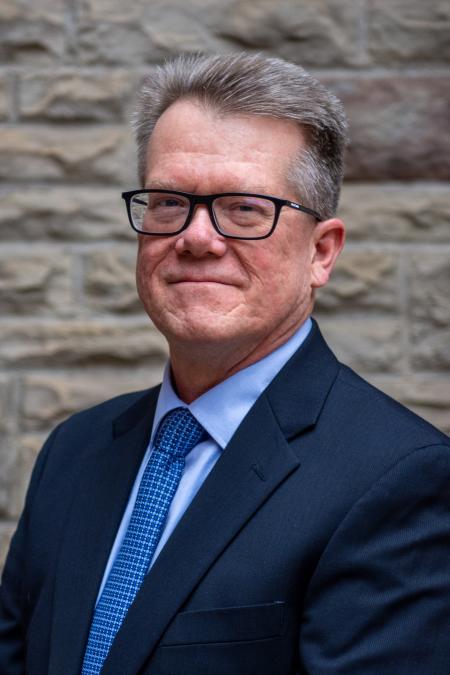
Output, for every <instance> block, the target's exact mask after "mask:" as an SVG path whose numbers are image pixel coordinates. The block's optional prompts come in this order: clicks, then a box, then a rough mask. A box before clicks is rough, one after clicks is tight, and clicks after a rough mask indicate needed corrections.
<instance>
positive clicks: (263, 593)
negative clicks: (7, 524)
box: [0, 326, 450, 675]
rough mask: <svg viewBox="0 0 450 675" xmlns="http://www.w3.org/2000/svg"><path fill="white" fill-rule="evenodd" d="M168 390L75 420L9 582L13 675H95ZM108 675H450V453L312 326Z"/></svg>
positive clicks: (11, 561)
mask: <svg viewBox="0 0 450 675" xmlns="http://www.w3.org/2000/svg"><path fill="white" fill-rule="evenodd" d="M157 396H158V389H157V388H156V389H152V390H150V391H146V392H139V393H133V394H129V395H125V396H121V397H119V398H116V399H114V400H112V401H108V402H106V403H103V404H101V405H99V406H96V407H95V408H92V409H90V410H87V411H84V412H82V413H79V414H77V415H75V416H73V417H72V418H71V419H69V420H68V421H67V422H65V423H63V424H61V425H60V426H59V427H58V428H57V429H56V430H55V431H54V432H53V433H52V434H51V436H50V437H49V439H48V441H47V443H46V444H45V446H44V448H43V450H42V452H41V454H40V456H39V458H38V461H37V464H36V467H35V470H34V473H33V477H32V480H31V484H30V488H29V492H28V496H27V501H26V506H25V510H24V512H23V515H22V518H21V520H20V523H19V526H18V529H17V532H16V534H15V536H14V538H13V541H12V545H11V549H10V553H9V556H8V559H7V563H6V566H5V571H4V578H3V586H2V594H1V603H0V673H1V674H2V675H15V674H16V673H24V672H26V673H28V674H29V675H76V674H78V673H79V672H80V667H81V663H82V659H83V653H84V648H85V644H86V640H87V635H88V631H89V625H90V621H91V617H92V613H93V608H94V603H95V599H96V596H97V593H98V588H99V584H100V581H101V578H102V575H103V572H104V569H105V565H106V561H107V558H108V554H109V551H110V549H111V546H112V543H113V541H114V537H115V534H116V531H117V528H118V525H119V523H120V520H121V517H122V513H123V510H124V507H125V505H126V503H127V500H128V496H129V492H130V489H131V486H132V484H133V480H134V478H135V475H136V471H137V469H138V467H139V464H140V462H141V459H142V456H143V453H144V451H145V448H146V446H147V443H148V440H149V434H150V430H151V426H152V418H153V414H154V410H155V404H156V400H157ZM103 672H104V673H105V675H136V674H137V673H140V674H145V675H253V674H254V675H294V674H296V673H298V674H304V673H310V674H311V675H336V674H338V673H342V674H345V675H356V674H358V675H413V674H417V675H419V674H420V675H448V673H449V672H450V447H449V444H448V439H447V438H446V437H445V436H444V435H443V434H441V433H440V432H438V431H437V430H436V429H434V428H433V427H431V426H430V425H429V424H427V423H426V422H424V421H423V420H421V419H420V418H418V417H417V416H415V415H414V414H413V413H411V412H409V411H408V410H406V409H405V408H403V407H402V406H400V405H399V404H397V403H396V402H394V401H392V400H391V399H389V398H388V397H387V396H385V395H384V394H382V393H381V392H379V391H377V390H376V389H374V388H373V387H371V386H370V385H369V384H368V383H367V382H365V381H364V380H362V379H361V378H359V377H358V376H357V375H356V374H355V373H353V372H352V371H351V370H350V369H348V368H347V367H345V366H343V365H341V364H339V363H338V361H337V360H336V358H335V357H334V356H333V354H332V353H331V351H330V350H329V349H328V347H327V346H326V344H325V342H324V340H323V338H322V337H321V335H320V333H319V330H318V328H317V327H316V326H315V327H314V329H313V331H312V332H311V334H310V336H309V337H308V338H307V340H306V341H305V343H304V344H303V345H302V347H301V348H300V349H299V351H298V352H297V353H296V354H295V355H294V356H293V357H292V359H291V360H290V361H289V362H288V363H287V364H286V366H285V367H284V368H283V370H282V371H281V372H280V373H279V374H278V376H277V377H276V378H275V379H274V381H273V382H272V383H271V384H270V386H269V387H268V388H267V390H266V391H265V392H264V393H263V394H262V395H261V396H260V398H259V399H258V400H257V402H256V403H255V405H254V407H253V408H252V410H251V411H250V412H249V413H248V415H247V416H246V418H245V419H244V421H243V422H242V424H241V426H240V427H239V429H238V430H237V432H236V433H235V435H234V437H233V438H232V440H231V441H230V443H229V446H228V447H227V448H226V449H225V451H224V452H223V454H222V456H221V458H220V459H219V461H218V462H217V464H216V466H215V467H214V469H213V471H212V472H211V474H210V475H209V476H208V478H207V480H206V482H205V483H204V485H203V486H202V488H201V489H200V491H199V493H198V494H197V496H196V497H195V499H194V501H193V502H192V504H191V506H190V507H189V508H188V510H187V511H186V513H185V515H184V517H183V518H182V519H181V521H180V523H179V524H178V526H177V528H176V530H175V531H174V533H173V534H172V536H171V537H170V539H169V540H168V542H167V544H166V546H165V547H164V548H163V550H162V552H161V554H160V555H159V557H158V559H157V561H156V563H155V565H154V566H153V568H152V569H151V571H150V573H149V574H148V576H147V577H146V579H145V581H144V584H143V586H142V587H141V589H140V591H139V593H138V595H137V597H136V599H135V602H134V603H133V605H132V606H131V608H130V610H129V612H128V615H127V616H126V618H125V621H124V623H123V625H122V627H121V629H120V631H119V633H118V634H117V637H116V640H115V642H114V643H113V645H112V648H111V651H110V653H109V656H108V658H107V660H106V662H105V666H104V670H103Z"/></svg>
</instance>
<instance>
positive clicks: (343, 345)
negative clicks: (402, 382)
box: [316, 312, 404, 373]
mask: <svg viewBox="0 0 450 675" xmlns="http://www.w3.org/2000/svg"><path fill="white" fill-rule="evenodd" d="M316 317H317V318H318V320H319V323H320V327H321V329H322V332H323V334H324V336H325V338H326V340H328V342H329V344H330V345H331V347H332V348H333V349H334V350H335V352H336V354H337V356H338V357H339V359H340V360H342V361H343V362H344V363H347V364H348V365H349V366H351V367H352V368H354V369H355V370H357V371H359V372H365V373H377V372H394V373H395V372H400V370H401V368H402V366H403V364H404V358H403V357H404V354H403V326H402V322H401V320H400V319H393V318H384V317H374V318H372V317H367V316H363V317H361V316H359V317H355V316H347V317H346V316H345V314H339V316H338V317H336V318H330V317H329V316H327V315H326V314H322V313H319V312H317V313H316Z"/></svg>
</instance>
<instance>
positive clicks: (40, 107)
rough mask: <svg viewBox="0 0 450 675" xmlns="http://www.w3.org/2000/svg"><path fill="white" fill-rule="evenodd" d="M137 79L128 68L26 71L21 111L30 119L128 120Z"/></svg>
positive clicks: (21, 89) (23, 116)
mask: <svg viewBox="0 0 450 675" xmlns="http://www.w3.org/2000/svg"><path fill="white" fill-rule="evenodd" d="M137 80H138V78H136V77H135V76H133V74H132V73H131V74H130V73H129V72H126V71H113V72H111V73H110V72H108V71H103V72H101V73H89V72H88V73H86V74H85V73H77V72H76V71H73V70H71V71H62V72H60V73H58V74H57V75H56V76H55V74H53V73H42V74H39V75H36V74H35V73H33V74H27V73H25V74H23V75H22V77H21V78H20V103H19V114H20V115H21V117H22V118H24V119H27V120H28V119H29V120H48V121H53V120H54V121H75V120H84V121H97V122H117V121H126V118H127V114H129V113H130V104H131V97H132V93H133V92H134V91H135V89H136V85H137Z"/></svg>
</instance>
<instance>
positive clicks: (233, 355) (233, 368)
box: [169, 324, 299, 404]
mask: <svg viewBox="0 0 450 675" xmlns="http://www.w3.org/2000/svg"><path fill="white" fill-rule="evenodd" d="M298 326H299V324H295V325H294V326H290V327H289V328H288V329H287V330H286V331H285V332H284V333H282V334H280V335H277V336H274V337H273V338H272V339H271V340H265V341H264V342H263V343H262V344H258V345H257V346H256V347H255V346H254V345H250V344H248V345H244V344H243V343H242V340H241V339H240V340H239V344H235V343H233V344H224V343H223V342H220V343H206V344H201V345H199V344H195V345H193V344H192V343H188V344H180V343H176V344H170V342H169V347H170V365H171V370H172V378H173V384H174V386H175V388H176V391H177V393H178V396H179V397H180V398H181V400H182V401H184V402H185V403H188V404H189V403H192V401H194V400H195V399H196V398H198V397H199V396H201V395H202V394H204V393H205V392H206V391H208V390H209V389H211V388H212V387H214V386H215V385H217V384H219V383H220V382H223V381H224V380H226V379H227V378H228V377H231V375H234V374H235V373H237V372H238V371H240V370H243V369H244V368H247V367H248V366H251V365H252V364H253V363H256V362H257V361H260V360H261V359H263V358H264V357H265V356H267V355H268V354H270V353H272V352H273V351H275V349H277V348H278V347H280V346H281V345H283V344H284V343H285V342H287V341H288V339H289V338H290V337H291V336H292V335H293V334H294V333H295V331H296V330H297V328H298Z"/></svg>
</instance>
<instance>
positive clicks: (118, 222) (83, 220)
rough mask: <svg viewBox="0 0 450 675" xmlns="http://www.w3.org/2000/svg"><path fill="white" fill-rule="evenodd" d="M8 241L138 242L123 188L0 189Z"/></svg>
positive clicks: (0, 219) (1, 221)
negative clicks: (128, 215) (130, 223)
mask: <svg viewBox="0 0 450 675" xmlns="http://www.w3.org/2000/svg"><path fill="white" fill-rule="evenodd" d="M0 230H1V232H2V239H3V240H4V241H22V242H23V241H31V242H34V241H41V240H43V239H52V240H56V241H59V240H61V241H106V240H108V239H125V240H129V241H135V239H136V235H135V233H134V232H133V230H132V229H131V227H130V226H129V224H128V217H127V214H126V208H125V203H124V202H123V200H122V199H121V197H120V189H119V188H105V187H98V188H96V187H79V186H73V185H67V186H49V185H46V186H45V187H43V188H36V187H30V186H29V185H24V186H23V187H15V188H12V189H9V190H0Z"/></svg>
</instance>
